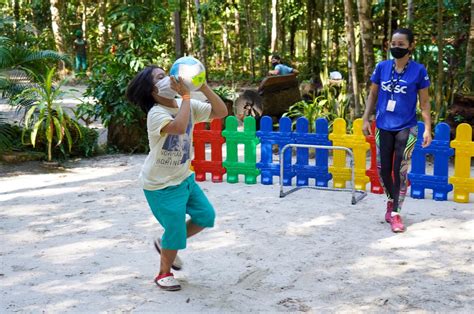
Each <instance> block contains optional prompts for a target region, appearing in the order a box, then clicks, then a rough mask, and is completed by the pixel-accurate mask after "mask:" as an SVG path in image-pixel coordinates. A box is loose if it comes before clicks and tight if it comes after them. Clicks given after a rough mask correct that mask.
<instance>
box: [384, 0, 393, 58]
mask: <svg viewBox="0 0 474 314" xmlns="http://www.w3.org/2000/svg"><path fill="white" fill-rule="evenodd" d="M387 23H388V28H387V36H386V38H387V43H388V42H390V37H391V36H392V0H389V1H388V21H387ZM385 48H386V49H387V59H390V49H388V46H387V47H385Z"/></svg>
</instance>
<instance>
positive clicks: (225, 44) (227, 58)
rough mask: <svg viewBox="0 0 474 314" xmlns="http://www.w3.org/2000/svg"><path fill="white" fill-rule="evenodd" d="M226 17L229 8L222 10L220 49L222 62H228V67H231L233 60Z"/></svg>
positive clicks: (227, 17) (227, 16)
mask: <svg viewBox="0 0 474 314" xmlns="http://www.w3.org/2000/svg"><path fill="white" fill-rule="evenodd" d="M228 19H229V9H228V8H226V10H225V12H224V23H222V49H223V50H224V62H225V64H229V66H230V68H231V69H233V68H234V66H233V62H232V61H233V60H232V55H231V51H230V44H229V30H228V25H229V23H228Z"/></svg>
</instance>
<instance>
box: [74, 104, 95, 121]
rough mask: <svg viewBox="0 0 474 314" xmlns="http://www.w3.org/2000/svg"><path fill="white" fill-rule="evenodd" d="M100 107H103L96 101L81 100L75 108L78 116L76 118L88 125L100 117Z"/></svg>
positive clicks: (75, 113)
mask: <svg viewBox="0 0 474 314" xmlns="http://www.w3.org/2000/svg"><path fill="white" fill-rule="evenodd" d="M100 109H101V107H100V106H96V104H94V103H91V102H81V103H80V104H79V105H77V107H76V109H75V110H74V115H75V116H76V119H78V120H82V121H84V123H85V124H86V126H87V127H88V126H89V125H90V124H91V123H93V122H94V121H96V120H97V119H98V118H99V116H100Z"/></svg>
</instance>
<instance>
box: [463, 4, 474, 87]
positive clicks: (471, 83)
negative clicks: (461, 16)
mask: <svg viewBox="0 0 474 314" xmlns="http://www.w3.org/2000/svg"><path fill="white" fill-rule="evenodd" d="M473 46H474V1H472V0H471V27H470V31H469V39H468V42H467V47H466V67H465V80H464V86H465V87H466V88H468V89H469V90H470V91H472V89H473V88H474V73H473V71H472V55H473V52H472V50H473Z"/></svg>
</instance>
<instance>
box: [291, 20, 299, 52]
mask: <svg viewBox="0 0 474 314" xmlns="http://www.w3.org/2000/svg"><path fill="white" fill-rule="evenodd" d="M297 30H298V24H297V20H296V19H293V20H292V21H291V22H290V58H291V59H292V60H293V59H294V58H295V37H296V31H297Z"/></svg>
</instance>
